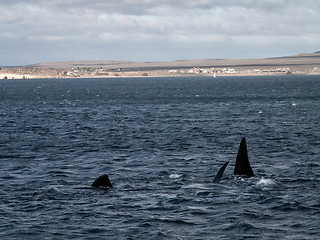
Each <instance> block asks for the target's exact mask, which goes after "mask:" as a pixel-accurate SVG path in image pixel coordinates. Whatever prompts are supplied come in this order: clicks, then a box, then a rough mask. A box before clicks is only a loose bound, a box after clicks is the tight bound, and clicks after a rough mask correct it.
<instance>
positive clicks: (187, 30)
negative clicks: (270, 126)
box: [0, 0, 320, 64]
mask: <svg viewBox="0 0 320 240" xmlns="http://www.w3.org/2000/svg"><path fill="white" fill-rule="evenodd" d="M319 10H320V3H319V1H317V0H308V1H303V2H302V1H298V0H276V1H275V0H263V1H254V0H239V1H232V0H225V1H218V0H177V1H170V0H118V1H106V0H95V1H86V0H54V1H47V0H30V1H22V0H20V1H19V0H3V1H1V2H0V37H1V39H2V42H3V43H6V46H7V48H6V54H10V51H11V52H12V53H13V52H15V56H16V58H15V59H16V60H14V58H13V57H11V58H12V59H13V60H12V61H13V62H17V63H20V62H22V60H21V59H22V55H25V54H28V55H29V56H30V61H36V62H38V61H43V60H45V61H50V60H52V61H54V60H57V57H55V56H57V55H59V59H60V58H68V59H72V58H74V59H75V60H77V59H79V58H86V57H87V59H89V58H92V59H95V58H97V57H100V58H106V57H108V56H109V58H110V57H114V58H117V59H123V58H127V59H128V58H130V60H146V61H150V60H155V61H156V60H174V59H184V58H215V57H219V58H221V57H225V58H227V57H232V58H237V57H243V52H244V53H246V57H248V58H249V57H268V56H265V52H268V53H269V54H270V55H272V56H274V55H281V54H289V53H291V51H292V49H294V47H293V45H294V44H300V45H301V44H303V45H304V47H301V46H297V49H301V48H303V49H305V50H304V51H310V50H314V51H316V50H318V49H317V47H318V46H317V43H318V42H320V41H319V40H320V30H319V29H320V17H319V14H318V12H319ZM289 45H291V46H290V47H286V46H289ZM52 46H54V49H52ZM77 48H78V49H77ZM115 48H118V49H115ZM239 48H242V49H243V50H239ZM10 49H11V50H10ZM14 49H20V54H19V52H17V51H14ZM50 49H51V50H50ZM158 49H161V51H162V52H159V50H158ZM179 49H180V51H179ZM191 49H192V50H191ZM193 49H198V51H196V50H193ZM266 49H268V50H269V51H267V50H266ZM208 50H209V51H208ZM245 50H246V51H245ZM0 51H2V50H0ZM100 51H102V52H103V53H100ZM124 51H125V52H124ZM201 51H203V53H201ZM297 51H298V50H297ZM34 52H37V53H38V54H37V55H36V54H34ZM41 52H43V55H41ZM210 52H214V54H212V55H210V54H209V53H210ZM237 52H241V55H240V54H237ZM137 53H139V54H137ZM259 53H261V54H262V55H260V56H259ZM295 53H297V52H295ZM130 54H131V55H130ZM193 54H194V55H193ZM2 55H3V54H2ZM150 56H152V57H155V58H154V59H150ZM157 56H158V57H159V58H161V59H159V58H157ZM23 58H25V57H24V56H23ZM19 59H20V60H19ZM124 60H125V59H124ZM1 61H2V62H0V64H8V63H6V62H5V61H6V60H5V58H4V59H3V60H1ZM23 61H24V60H23Z"/></svg>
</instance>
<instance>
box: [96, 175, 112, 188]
mask: <svg viewBox="0 0 320 240" xmlns="http://www.w3.org/2000/svg"><path fill="white" fill-rule="evenodd" d="M91 186H92V187H96V188H104V189H107V188H112V184H111V182H110V180H109V176H108V175H107V174H104V175H101V176H100V177H98V178H97V179H96V180H95V181H94V182H93V183H92V185H91Z"/></svg>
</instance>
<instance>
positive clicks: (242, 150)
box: [233, 137, 254, 177]
mask: <svg viewBox="0 0 320 240" xmlns="http://www.w3.org/2000/svg"><path fill="white" fill-rule="evenodd" d="M233 174H234V175H240V176H244V177H253V176H254V173H253V171H252V168H251V166H250V162H249V158H248V150H247V142H246V138H245V137H243V138H242V139H241V143H240V146H239V149H238V154H237V159H236V164H235V166H234V171H233Z"/></svg>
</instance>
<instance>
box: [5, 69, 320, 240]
mask: <svg viewBox="0 0 320 240" xmlns="http://www.w3.org/2000/svg"><path fill="white" fill-rule="evenodd" d="M319 106H320V76H294V75H287V76H255V77H217V78H213V77H175V78H110V79H24V80H0V127H1V138H0V199H1V202H0V239H15V240H16V239H220V240H221V239H319V238H320V228H319V224H320V159H319V155H320V140H319V139H320V127H319V125H320V123H319V119H320V107H319ZM242 137H245V138H246V140H247V147H248V155H249V161H250V163H251V167H252V169H253V171H254V173H255V176H254V177H252V178H239V177H235V176H234V175H233V168H234V165H235V159H236V155H237V151H238V147H239V144H240V141H241V138H242ZM226 161H230V163H229V165H228V166H227V168H226V170H225V172H224V175H223V177H222V179H221V181H220V183H219V184H215V183H212V180H213V178H214V176H215V174H216V173H217V172H218V170H219V169H220V167H221V166H222V165H223V164H224V163H225V162H226ZM102 174H108V175H109V178H110V180H111V182H112V184H113V188H112V189H109V190H107V191H106V190H100V189H94V188H90V185H91V184H92V182H93V181H94V180H95V179H96V178H97V177H98V176H100V175H102Z"/></svg>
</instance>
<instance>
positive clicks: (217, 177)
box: [212, 161, 229, 183]
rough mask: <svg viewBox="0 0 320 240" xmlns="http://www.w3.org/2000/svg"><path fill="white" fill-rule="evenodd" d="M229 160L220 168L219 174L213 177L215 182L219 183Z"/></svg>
mask: <svg viewBox="0 0 320 240" xmlns="http://www.w3.org/2000/svg"><path fill="white" fill-rule="evenodd" d="M228 163H229V161H228V162H225V163H224V164H223V165H222V167H221V168H220V170H219V171H218V173H217V175H216V176H215V177H214V179H213V181H212V182H213V183H219V182H220V180H221V177H222V175H223V173H224V170H225V169H226V167H227V165H228Z"/></svg>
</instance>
